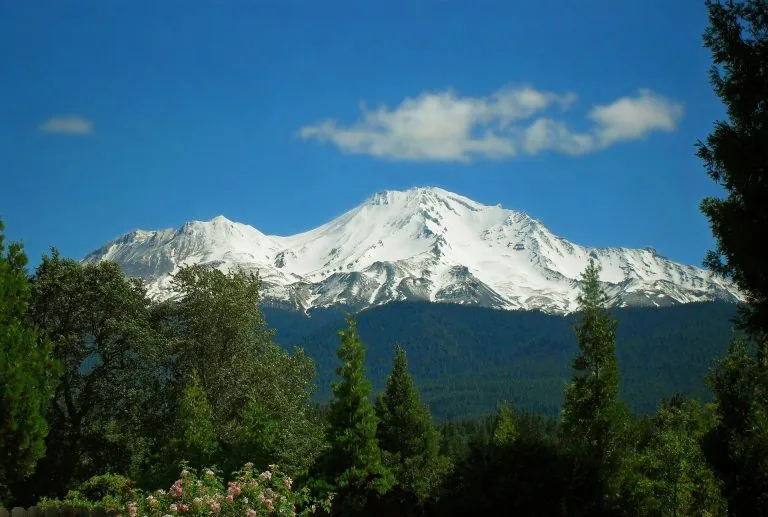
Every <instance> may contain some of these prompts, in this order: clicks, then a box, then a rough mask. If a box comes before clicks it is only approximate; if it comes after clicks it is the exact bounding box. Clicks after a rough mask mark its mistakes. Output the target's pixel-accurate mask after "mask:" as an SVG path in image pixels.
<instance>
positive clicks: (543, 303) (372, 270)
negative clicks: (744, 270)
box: [85, 186, 742, 313]
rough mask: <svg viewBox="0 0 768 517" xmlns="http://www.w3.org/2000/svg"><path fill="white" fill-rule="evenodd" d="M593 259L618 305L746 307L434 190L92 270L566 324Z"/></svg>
mask: <svg viewBox="0 0 768 517" xmlns="http://www.w3.org/2000/svg"><path fill="white" fill-rule="evenodd" d="M590 257H593V258H595V259H596V260H597V261H598V262H599V264H600V266H601V273H600V278H601V280H602V281H603V282H604V287H605V289H606V292H607V294H608V296H609V298H610V300H611V302H610V303H611V305H618V306H625V305H653V306H663V305H671V304H676V303H689V302H694V301H704V300H712V299H724V300H731V301H738V300H740V299H742V296H741V294H740V293H739V292H738V290H736V289H735V287H734V286H733V285H732V284H731V283H729V282H727V281H724V280H722V279H719V278H715V277H713V276H712V275H711V274H710V273H709V272H707V271H705V270H703V269H701V268H696V267H693V266H686V265H683V264H678V263H675V262H673V261H670V260H668V259H666V258H664V257H663V256H661V255H660V254H658V253H656V252H655V251H652V250H651V249H650V248H646V249H637V250H635V249H626V248H616V247H612V248H587V247H584V246H579V245H578V244H574V243H570V242H568V241H567V240H565V239H563V238H561V237H558V236H556V235H554V234H553V233H552V232H550V231H549V230H548V229H547V228H546V226H544V224H543V223H541V222H540V221H537V220H535V219H533V218H531V217H529V216H528V215H527V214H525V213H523V212H519V211H514V210H508V209H504V208H502V207H501V206H500V205H495V206H492V205H484V204H481V203H478V202H476V201H473V200H472V199H469V198H467V197H465V196H462V195H459V194H455V193H453V192H449V191H447V190H444V189H442V188H439V187H431V186H422V187H413V188H409V189H407V190H384V191H380V192H377V193H376V194H373V195H372V196H370V197H369V198H368V199H367V200H366V201H365V202H364V203H363V204H361V205H359V206H358V207H356V208H353V209H351V210H348V211H347V212H345V213H344V214H342V215H341V216H339V217H337V218H336V219H334V220H333V221H330V222H328V223H326V224H324V225H322V226H320V227H317V228H315V229H312V230H309V231H307V232H304V233H300V234H297V235H292V236H284V237H280V236H267V235H264V234H263V233H261V232H260V231H259V230H257V229H256V228H253V227H251V226H248V225H246V224H241V223H237V222H233V221H231V220H229V219H228V218H226V217H224V216H223V215H219V216H217V217H214V218H213V219H211V220H209V221H191V222H188V223H185V224H184V225H183V226H182V227H181V228H180V229H178V230H165V231H161V232H142V231H137V232H133V233H131V234H127V235H126V236H124V237H123V238H121V239H118V240H115V241H112V242H111V243H109V244H108V245H107V246H104V247H102V248H101V249H99V250H97V251H95V252H93V253H92V254H90V255H89V256H88V257H86V259H85V260H86V261H89V262H94V261H99V260H115V261H117V262H118V263H119V264H120V265H121V267H122V268H123V270H124V271H125V272H126V274H129V275H132V276H140V277H142V278H144V279H145V280H146V281H147V282H148V288H149V292H150V294H151V295H152V296H155V297H158V298H164V297H168V296H172V295H173V293H171V292H170V291H169V289H170V285H171V284H170V282H169V281H168V279H169V278H170V277H169V275H171V274H173V273H174V272H175V271H176V270H177V269H178V267H180V266H182V265H186V264H192V263H202V264H209V265H212V266H214V267H217V268H224V269H227V268H233V267H243V268H246V269H251V270H256V271H258V273H259V276H260V277H261V278H262V281H263V286H264V299H265V300H267V301H270V302H272V303H276V304H288V305H290V306H292V307H295V308H299V309H302V310H306V309H309V308H311V307H324V306H330V305H337V304H342V305H347V306H349V307H354V308H357V309H363V308H366V307H370V306H374V305H380V304H383V303H387V302H389V301H394V300H410V299H418V300H429V301H433V302H451V303H462V304H476V305H483V306H489V307H495V308H502V309H540V310H543V311H546V312H556V313H558V312H559V313H567V312H570V311H572V310H575V309H576V307H577V295H578V288H579V281H580V275H581V273H582V272H583V270H584V268H585V267H586V265H587V263H588V261H589V258H590Z"/></svg>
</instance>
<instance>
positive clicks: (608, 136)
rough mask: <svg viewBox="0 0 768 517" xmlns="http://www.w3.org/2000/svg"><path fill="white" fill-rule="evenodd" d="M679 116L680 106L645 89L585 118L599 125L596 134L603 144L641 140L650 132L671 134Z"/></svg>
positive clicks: (598, 107) (599, 107)
mask: <svg viewBox="0 0 768 517" xmlns="http://www.w3.org/2000/svg"><path fill="white" fill-rule="evenodd" d="M682 116H683V107H682V105H680V104H677V103H675V102H672V101H670V100H669V99H665V98H664V97H662V96H660V95H656V94H655V93H653V92H652V91H650V90H645V89H644V90H640V91H639V93H638V95H637V97H622V98H621V99H618V100H617V101H614V102H613V103H611V104H608V105H607V106H595V107H594V108H592V110H591V111H590V112H589V115H587V117H588V118H589V119H590V120H592V121H594V122H595V123H596V124H597V125H598V126H599V129H598V130H597V134H598V136H599V138H600V141H601V142H602V144H603V145H610V144H612V143H614V142H618V141H620V140H634V139H636V138H642V137H644V136H645V135H647V134H648V133H650V132H652V131H666V132H668V133H669V132H672V131H674V130H675V129H677V123H678V122H679V120H680V118H681V117H682Z"/></svg>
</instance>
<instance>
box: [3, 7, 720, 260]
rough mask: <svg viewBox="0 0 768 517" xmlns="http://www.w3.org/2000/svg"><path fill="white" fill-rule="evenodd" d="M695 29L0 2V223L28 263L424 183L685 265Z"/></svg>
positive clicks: (481, 17) (319, 211) (574, 236)
mask: <svg viewBox="0 0 768 517" xmlns="http://www.w3.org/2000/svg"><path fill="white" fill-rule="evenodd" d="M706 21H707V20H706V10H705V7H704V3H703V0H702V1H700V0H676V1H674V2H671V1H669V0H648V1H646V2H616V1H608V0H591V1H589V2H573V1H572V0H540V1H537V2H508V1H502V0H498V1H485V0H474V1H472V2H469V1H459V0H452V1H440V2H438V1H434V0H424V1H422V2H406V1H399V0H398V1H393V0H388V1H386V2H384V1H379V0H375V1H374V0H371V1H369V2H352V1H349V2H347V1H344V2H342V1H336V0H328V1H324V2H309V1H296V0H290V1H289V0H280V1H276V0H260V1H256V0H253V1H247V2H246V1H239V2H235V1H230V2H204V1H202V0H199V1H188V2H181V1H165V2H154V1H152V2H151V1H146V0H131V1H127V0H124V1H110V2H104V1H102V0H88V1H86V0H77V1H69V2H62V1H60V0H49V1H43V0H38V1H35V2H4V3H2V4H1V5H0V49H2V56H1V57H2V62H3V68H2V71H0V76H1V77H0V160H1V161H0V171H2V173H1V174H2V181H0V185H2V188H3V190H4V191H3V192H2V196H0V217H2V218H3V220H4V221H5V223H6V227H7V234H8V236H9V237H10V238H11V239H16V240H18V239H21V240H23V241H24V243H25V246H26V248H27V250H28V252H29V253H30V255H31V257H30V258H31V260H32V262H33V263H36V262H37V261H38V257H39V256H40V255H41V254H42V253H43V252H45V251H46V250H47V248H48V247H49V246H51V245H54V246H56V247H58V248H59V249H60V250H61V251H62V253H64V254H65V255H68V256H72V257H75V258H81V257H82V256H84V255H85V254H86V253H88V252H89V251H91V250H93V249H95V248H97V247H99V246H100V245H102V244H103V243H105V242H106V241H108V240H110V239H112V238H114V237H116V236H118V235H119V234H122V233H124V232H126V231H129V230H132V229H135V228H143V229H159V228H167V227H175V226H179V225H180V224H181V223H183V222H184V221H187V220H191V219H210V218H212V217H214V216H216V215H219V214H224V215H226V216H227V217H229V218H230V219H233V220H236V221H240V222H244V223H248V224H251V225H253V226H255V227H257V228H259V229H260V230H261V231H263V232H266V233H270V234H291V233H296V232H299V231H303V230H307V229H310V228H312V227H315V226H317V225H319V224H322V223H324V222H326V221H328V220H330V219H331V218H333V217H335V216H337V215H339V214H340V213H342V212H344V211H346V210H347V209H349V208H352V207H353V206H356V205H357V204H359V203H360V202H362V201H363V200H364V199H365V198H366V197H368V196H369V195H370V194H372V193H374V192H376V191H379V190H385V189H404V188H408V187H412V186H424V185H434V186H439V187H442V188H445V189H447V190H451V191H454V192H457V193H460V194H463V195H466V196H468V197H470V198H472V199H475V200H476V201H479V202H483V203H487V204H497V203H501V204H502V205H504V206H505V207H508V208H514V209H519V210H523V211H526V212H528V213H529V214H531V215H532V216H534V217H536V218H539V219H540V220H542V221H543V222H544V223H545V224H546V225H547V226H548V227H549V228H550V229H551V230H553V231H554V232H555V233H557V234H559V235H562V236H564V237H565V238H567V239H569V240H572V241H574V242H577V243H580V244H585V245H598V246H609V245H616V246H619V245H621V246H636V247H641V246H646V245H653V246H655V247H656V248H657V249H658V250H659V252H660V253H662V254H664V255H666V256H668V257H670V258H673V259H675V260H679V261H683V262H687V263H694V264H699V263H700V262H701V260H702V258H703V255H704V253H705V251H706V250H707V249H708V248H710V247H711V246H712V244H713V240H712V237H711V234H710V230H709V227H708V224H707V221H706V219H705V218H704V217H703V216H702V215H701V214H700V213H699V211H698V204H699V202H700V200H701V198H702V197H704V196H706V195H713V194H714V195H718V194H719V193H720V192H719V190H718V189H717V188H716V186H715V185H714V184H713V183H712V182H711V181H710V179H709V178H708V177H707V175H706V173H705V172H704V170H703V167H702V165H701V163H700V161H699V160H698V159H697V158H696V157H695V156H694V152H695V149H694V143H695V142H696V140H697V139H700V138H704V137H706V135H707V133H708V132H709V131H710V129H711V127H712V124H713V121H714V120H715V119H717V118H719V117H722V116H723V109H722V107H721V105H720V102H719V101H718V99H717V98H716V97H715V96H714V94H713V93H712V91H711V87H710V85H709V84H708V79H707V69H708V67H709V63H710V59H709V54H708V52H707V51H706V49H704V48H703V47H702V43H701V33H702V31H703V29H704V27H705V25H706Z"/></svg>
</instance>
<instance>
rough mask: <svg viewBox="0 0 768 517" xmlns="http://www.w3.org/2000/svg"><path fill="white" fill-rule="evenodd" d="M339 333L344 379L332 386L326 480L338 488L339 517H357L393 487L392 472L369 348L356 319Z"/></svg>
mask: <svg viewBox="0 0 768 517" xmlns="http://www.w3.org/2000/svg"><path fill="white" fill-rule="evenodd" d="M347 324H348V328H347V329H345V330H340V331H339V337H340V338H341V345H340V346H339V349H338V350H337V352H336V354H337V356H338V358H339V359H340V360H341V363H342V364H341V366H339V367H338V368H337V369H336V374H337V375H338V376H339V377H340V380H339V381H337V382H334V383H333V396H334V398H333V400H332V401H331V403H330V406H329V411H328V424H329V426H328V430H327V438H328V442H329V444H330V449H329V450H328V451H327V453H326V455H325V457H324V458H323V460H322V464H323V465H322V469H323V475H324V477H325V479H326V480H327V481H328V482H330V483H331V485H332V486H333V487H334V488H335V489H336V491H337V496H336V501H335V505H334V511H333V514H334V515H349V514H351V515H354V514H357V513H358V512H360V511H361V510H362V509H363V508H365V506H366V505H367V504H371V501H372V500H373V499H376V498H377V497H378V496H380V495H382V494H385V493H386V492H387V491H389V489H390V488H391V487H392V485H393V483H394V478H393V476H392V473H391V472H390V471H389V470H388V469H387V468H386V467H385V466H384V465H383V463H382V459H381V450H380V449H379V444H378V441H377V440H376V429H377V425H378V419H377V418H376V413H375V411H374V408H373V405H372V404H371V402H370V400H369V397H370V394H371V383H370V381H369V380H368V379H366V377H365V365H364V361H365V345H363V343H361V342H360V338H359V336H358V334H357V326H356V323H355V320H354V319H353V318H352V317H351V316H350V317H348V318H347Z"/></svg>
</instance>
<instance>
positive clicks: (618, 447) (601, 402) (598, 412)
mask: <svg viewBox="0 0 768 517" xmlns="http://www.w3.org/2000/svg"><path fill="white" fill-rule="evenodd" d="M599 274H600V269H599V267H598V266H597V265H596V264H595V262H594V261H593V260H590V262H589V265H588V267H587V269H586V271H585V272H584V273H583V275H582V291H581V295H580V297H579V309H580V313H581V318H582V321H581V323H580V324H579V325H578V326H577V327H576V332H577V335H578V338H579V354H578V355H577V356H576V358H575V359H574V361H573V370H574V373H573V378H572V380H571V383H570V384H569V385H568V386H566V390H565V404H564V405H563V411H562V421H561V437H562V440H563V443H564V444H565V445H566V446H567V447H568V449H569V450H570V451H571V453H572V454H573V455H574V456H575V457H576V458H577V460H578V466H579V467H580V468H585V469H586V470H587V471H589V472H593V473H595V474H596V475H597V477H598V479H599V483H600V485H601V486H602V488H603V491H604V497H603V498H601V499H600V500H599V501H596V502H595V505H596V506H595V509H594V511H595V512H596V513H597V514H602V512H603V511H605V509H606V508H607V507H608V505H610V504H612V502H613V500H614V498H616V497H617V496H618V494H619V490H620V485H621V482H622V480H621V479H620V471H621V469H622V462H623V460H624V458H625V456H626V454H627V452H628V447H627V438H628V436H627V434H628V425H629V411H628V409H627V407H626V406H625V405H624V403H623V402H621V401H620V400H619V399H618V395H619V382H620V376H619V368H618V362H617V359H616V321H615V320H614V319H613V318H612V317H611V315H610V314H609V313H608V311H607V310H606V309H605V301H606V297H605V293H604V292H603V291H602V289H601V286H600V280H599Z"/></svg>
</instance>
